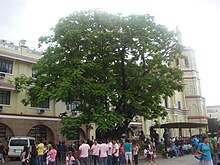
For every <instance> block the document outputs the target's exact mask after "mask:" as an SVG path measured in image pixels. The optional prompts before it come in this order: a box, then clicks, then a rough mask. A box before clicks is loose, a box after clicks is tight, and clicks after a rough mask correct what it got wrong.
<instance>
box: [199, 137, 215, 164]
mask: <svg viewBox="0 0 220 165" xmlns="http://www.w3.org/2000/svg"><path fill="white" fill-rule="evenodd" d="M202 141H203V142H202V143H199V145H198V150H197V152H198V153H200V154H202V160H200V161H199V165H213V162H212V157H211V149H213V148H212V144H211V143H210V142H209V138H208V136H204V137H202Z"/></svg>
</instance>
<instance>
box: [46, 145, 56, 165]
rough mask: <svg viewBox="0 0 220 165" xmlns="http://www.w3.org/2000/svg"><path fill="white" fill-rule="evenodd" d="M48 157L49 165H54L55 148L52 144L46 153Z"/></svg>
mask: <svg viewBox="0 0 220 165" xmlns="http://www.w3.org/2000/svg"><path fill="white" fill-rule="evenodd" d="M48 155H49V156H50V159H49V165H55V162H56V155H57V150H56V149H55V146H54V145H53V144H52V145H51V147H50V151H49V152H48Z"/></svg>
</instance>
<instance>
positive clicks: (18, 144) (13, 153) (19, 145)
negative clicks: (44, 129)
mask: <svg viewBox="0 0 220 165" xmlns="http://www.w3.org/2000/svg"><path fill="white" fill-rule="evenodd" d="M25 145H27V146H28V147H30V148H31V147H32V146H34V145H35V138H33V137H27V136H12V137H11V138H10V140H9V143H8V157H9V158H10V160H11V159H13V158H19V157H20V154H21V151H22V150H23V149H24V146H25Z"/></svg>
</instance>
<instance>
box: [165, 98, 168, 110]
mask: <svg viewBox="0 0 220 165" xmlns="http://www.w3.org/2000/svg"><path fill="white" fill-rule="evenodd" d="M164 106H165V107H166V108H168V100H167V99H164Z"/></svg>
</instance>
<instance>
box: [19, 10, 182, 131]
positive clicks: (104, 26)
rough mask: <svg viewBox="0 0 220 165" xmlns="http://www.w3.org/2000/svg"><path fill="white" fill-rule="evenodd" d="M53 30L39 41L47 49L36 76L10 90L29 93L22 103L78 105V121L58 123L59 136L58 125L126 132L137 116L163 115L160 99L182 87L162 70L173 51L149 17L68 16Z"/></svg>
mask: <svg viewBox="0 0 220 165" xmlns="http://www.w3.org/2000/svg"><path fill="white" fill-rule="evenodd" d="M53 32H54V34H53V35H52V36H46V37H40V44H44V43H46V44H48V48H47V49H46V51H45V52H44V53H43V56H42V58H41V59H40V60H39V61H38V62H37V64H36V65H35V66H34V69H35V71H36V73H37V78H36V79H32V78H30V77H26V76H21V77H19V78H16V79H15V85H16V89H17V91H18V92H19V91H22V90H25V91H26V92H27V94H28V95H29V97H28V98H26V99H24V100H23V102H24V103H25V104H29V103H30V101H33V98H35V101H36V97H37V98H38V99H37V102H38V103H39V104H40V103H41V102H43V101H45V99H48V98H49V99H51V100H55V101H57V102H58V101H63V102H73V101H76V100H78V101H80V102H81V104H80V106H79V107H78V108H77V110H78V111H81V113H82V115H81V116H79V117H78V118H80V120H78V119H76V118H68V121H63V123H64V128H63V132H64V133H65V123H68V124H70V123H73V125H74V126H78V125H80V124H82V123H89V122H95V123H97V124H98V129H99V130H101V131H112V130H113V129H117V128H126V127H127V126H128V124H129V122H130V121H131V120H132V119H133V117H134V116H137V115H138V116H143V117H145V118H146V119H154V118H158V117H164V116H165V115H167V112H166V110H165V109H164V107H163V106H162V105H161V103H162V98H167V97H171V96H173V95H174V93H175V91H180V90H182V87H183V83H182V72H181V71H180V69H178V67H171V66H170V64H171V63H172V61H174V60H175V59H176V58H178V56H179V55H180V54H181V46H180V45H179V44H178V41H177V40H176V37H175V33H174V32H173V31H169V30H168V29H167V28H166V27H165V26H162V25H160V24H156V23H155V21H154V18H153V17H152V16H150V15H129V16H122V15H113V14H109V13H105V12H100V11H82V12H75V13H73V14H71V15H69V16H68V17H64V18H61V19H60V20H59V22H58V23H57V25H56V26H55V28H54V29H53ZM70 120H75V121H77V122H70ZM66 125H67V124H66ZM72 128H76V127H72ZM66 129H69V128H67V127H66Z"/></svg>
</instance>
